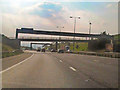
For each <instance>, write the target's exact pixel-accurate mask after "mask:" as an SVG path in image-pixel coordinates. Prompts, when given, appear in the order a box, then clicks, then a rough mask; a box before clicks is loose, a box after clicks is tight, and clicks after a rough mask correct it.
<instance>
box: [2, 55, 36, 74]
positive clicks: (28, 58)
mask: <svg viewBox="0 0 120 90" xmlns="http://www.w3.org/2000/svg"><path fill="white" fill-rule="evenodd" d="M33 56H34V53H33V54H32V55H31V56H30V57H28V58H26V59H24V60H23V61H21V62H19V63H17V64H15V65H13V66H11V67H9V68H7V69H5V70H3V71H0V74H1V73H4V72H6V71H8V70H10V69H12V68H14V67H16V66H17V65H19V64H21V63H23V62H25V61H26V60H29V59H30V58H32V57H33Z"/></svg>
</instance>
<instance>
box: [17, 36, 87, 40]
mask: <svg viewBox="0 0 120 90" xmlns="http://www.w3.org/2000/svg"><path fill="white" fill-rule="evenodd" d="M19 39H53V40H73V37H70V38H69V37H60V38H59V37H19ZM75 40H87V39H86V38H75Z"/></svg>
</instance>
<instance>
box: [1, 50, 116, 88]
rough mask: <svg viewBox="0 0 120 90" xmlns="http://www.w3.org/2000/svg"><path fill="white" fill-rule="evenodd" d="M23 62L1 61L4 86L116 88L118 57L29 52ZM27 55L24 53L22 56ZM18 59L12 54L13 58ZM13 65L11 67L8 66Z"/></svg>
mask: <svg viewBox="0 0 120 90" xmlns="http://www.w3.org/2000/svg"><path fill="white" fill-rule="evenodd" d="M30 53H31V54H32V55H30V56H29V55H28V56H29V58H28V57H27V59H26V58H24V59H25V60H23V59H22V61H21V62H22V63H20V62H18V64H17V65H16V64H14V65H12V66H13V67H12V66H9V65H8V64H6V63H3V67H6V68H4V69H3V72H2V86H3V88H117V87H118V59H114V58H107V57H98V56H87V55H79V54H66V53H63V54H58V53H48V52H46V53H41V52H34V51H30V52H29V54H30ZM25 56H26V55H25ZM17 60H18V58H17V57H14V58H13V61H11V62H14V61H17ZM11 67H12V68H11Z"/></svg>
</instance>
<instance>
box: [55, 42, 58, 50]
mask: <svg viewBox="0 0 120 90" xmlns="http://www.w3.org/2000/svg"><path fill="white" fill-rule="evenodd" d="M55 45H56V46H55V49H56V50H57V49H58V47H57V46H58V42H56V44H55Z"/></svg>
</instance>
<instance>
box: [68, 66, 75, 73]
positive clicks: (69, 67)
mask: <svg viewBox="0 0 120 90" xmlns="http://www.w3.org/2000/svg"><path fill="white" fill-rule="evenodd" d="M69 68H70V69H72V70H73V71H75V72H76V71H77V70H76V69H75V68H73V67H69Z"/></svg>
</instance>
